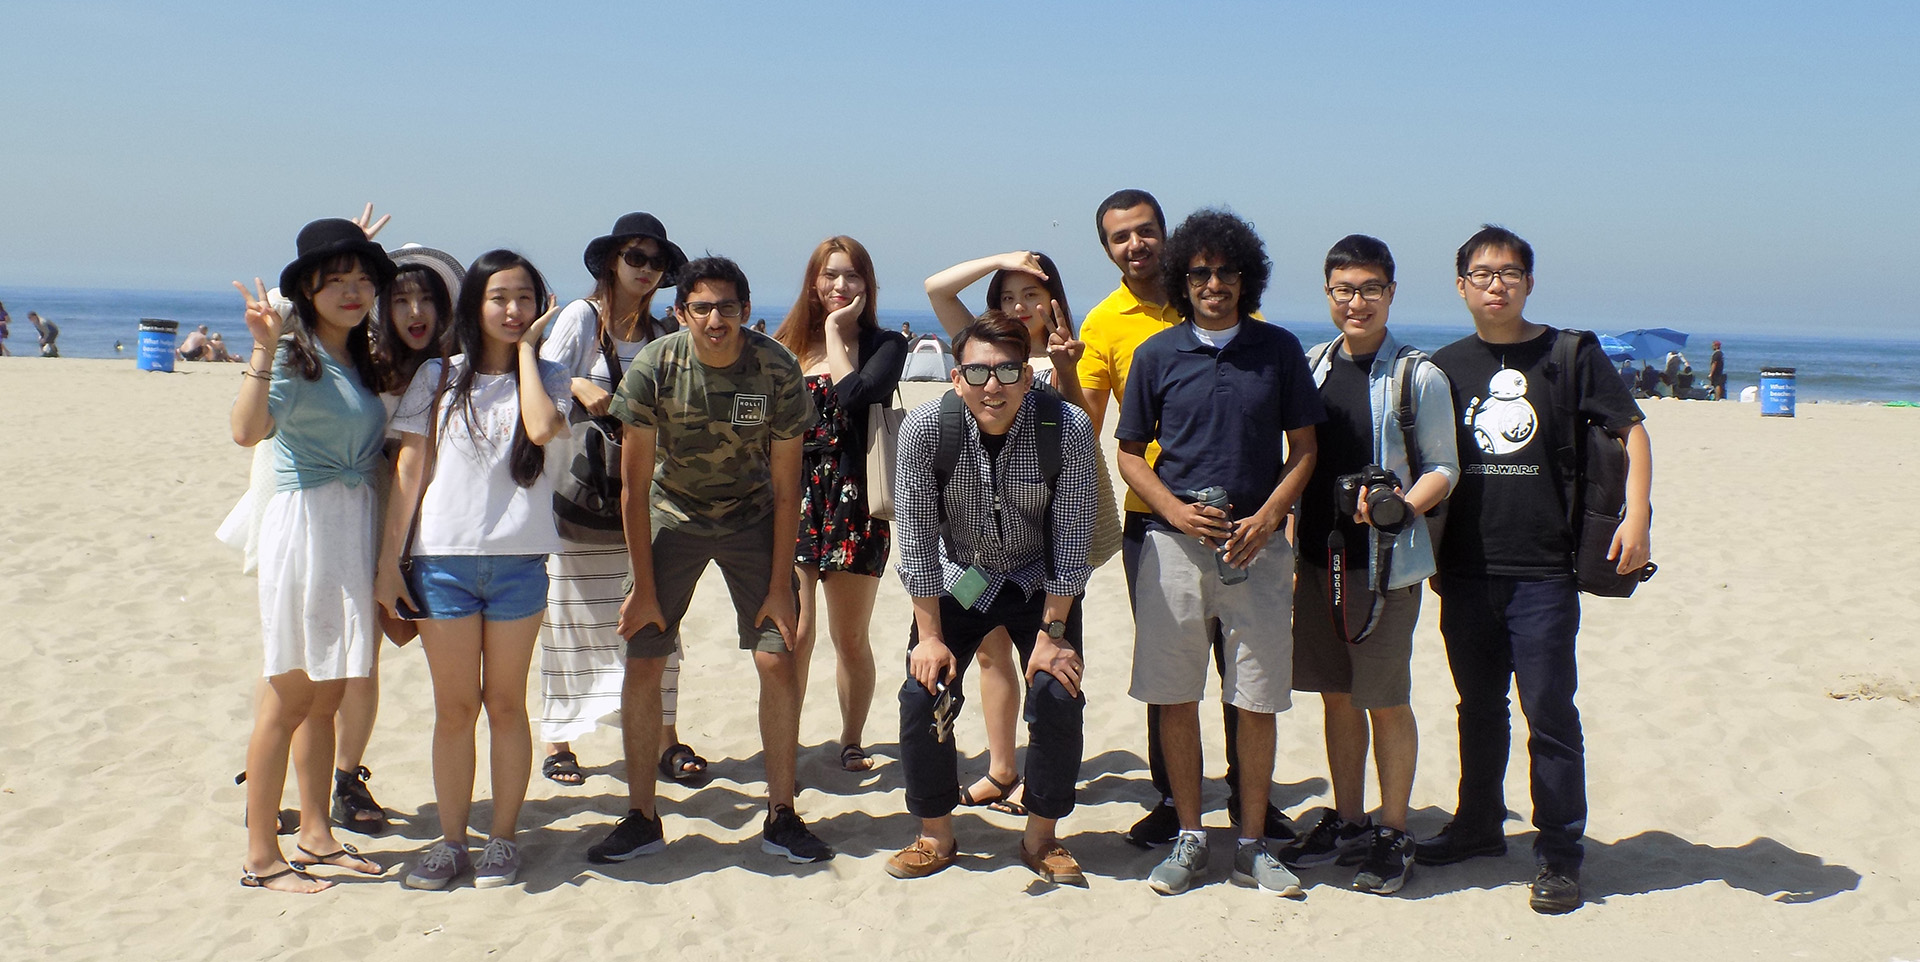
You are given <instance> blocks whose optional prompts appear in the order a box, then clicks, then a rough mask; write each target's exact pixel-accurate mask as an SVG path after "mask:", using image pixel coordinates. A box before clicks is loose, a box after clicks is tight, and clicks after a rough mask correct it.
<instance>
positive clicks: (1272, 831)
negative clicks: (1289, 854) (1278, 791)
mask: <svg viewBox="0 0 1920 962" xmlns="http://www.w3.org/2000/svg"><path fill="white" fill-rule="evenodd" d="M1227 822H1228V823H1229V824H1231V825H1233V826H1235V827H1236V828H1237V827H1239V825H1240V793H1238V792H1234V793H1231V794H1229V795H1228V796H1227ZM1260 835H1261V837H1263V838H1265V839H1266V840H1267V841H1269V842H1291V841H1293V840H1294V839H1295V838H1298V837H1299V835H1300V833H1299V832H1296V831H1294V830H1293V823H1292V822H1290V821H1288V820H1287V817H1286V816H1285V815H1282V814H1280V809H1279V808H1278V807H1277V806H1275V805H1274V804H1273V803H1272V802H1268V803H1267V823H1266V824H1265V825H1262V826H1260Z"/></svg>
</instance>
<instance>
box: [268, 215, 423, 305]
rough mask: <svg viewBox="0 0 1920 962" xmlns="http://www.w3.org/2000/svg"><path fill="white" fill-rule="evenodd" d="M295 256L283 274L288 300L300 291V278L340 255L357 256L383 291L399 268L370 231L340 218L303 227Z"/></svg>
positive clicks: (284, 291)
mask: <svg viewBox="0 0 1920 962" xmlns="http://www.w3.org/2000/svg"><path fill="white" fill-rule="evenodd" d="M293 248H294V251H295V257H294V258H293V263H291V264H288V265H287V267H286V269H285V270H283V271H281V272H280V292H281V293H282V294H285V295H287V296H288V297H291V296H293V292H294V291H297V290H299V287H300V277H301V275H303V274H305V273H306V272H307V271H308V270H310V269H312V267H313V265H314V264H315V263H316V262H318V261H324V260H326V259H328V258H331V257H333V256H335V255H338V254H358V255H360V257H361V258H362V259H363V260H365V261H366V262H367V265H368V266H369V267H371V268H373V272H374V274H376V275H377V276H376V277H375V278H374V281H375V282H376V283H378V284H379V285H380V286H381V287H382V288H385V287H386V286H387V285H388V284H391V283H393V275H394V274H395V273H396V272H397V270H398V269H397V268H395V267H394V266H393V259H392V258H389V257H388V256H387V252H386V249H385V248H383V247H381V246H380V245H379V244H376V243H374V242H373V241H370V240H368V239H367V232H366V231H363V230H361V229H360V225H359V224H356V223H354V222H353V221H350V220H345V219H343V218H339V217H327V218H323V219H321V220H317V221H314V222H313V223H311V224H308V225H307V226H305V227H302V228H300V236H299V237H297V238H295V239H294V242H293Z"/></svg>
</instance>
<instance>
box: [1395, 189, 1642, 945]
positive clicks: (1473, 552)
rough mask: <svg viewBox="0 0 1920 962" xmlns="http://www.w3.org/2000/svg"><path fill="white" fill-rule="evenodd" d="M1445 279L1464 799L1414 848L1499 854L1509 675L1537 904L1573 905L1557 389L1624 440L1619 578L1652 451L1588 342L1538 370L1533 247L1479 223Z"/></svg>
mask: <svg viewBox="0 0 1920 962" xmlns="http://www.w3.org/2000/svg"><path fill="white" fill-rule="evenodd" d="M1455 271H1456V274H1457V275H1458V276H1457V280H1456V285H1457V287H1458V288H1459V291H1460V296H1461V298H1462V299H1464V300H1465V301H1466V302H1467V310H1468V312H1469V313H1471V314H1472V315H1473V326H1474V332H1475V333H1474V334H1473V335H1472V336H1470V337H1465V338H1462V339H1460V340H1458V341H1455V342H1454V343H1452V344H1449V345H1447V346H1446V347H1444V348H1441V349H1440V350H1439V351H1438V352H1436V353H1435V354H1434V355H1433V360H1434V362H1435V363H1436V364H1438V365H1440V369H1441V370H1443V371H1445V372H1446V374H1447V377H1448V378H1449V379H1450V380H1451V381H1452V383H1453V403H1454V410H1455V411H1457V412H1458V417H1459V424H1458V428H1457V433H1458V439H1459V455H1460V482H1459V485H1458V486H1457V487H1456V488H1455V489H1454V491H1453V496H1452V499H1451V501H1450V502H1449V504H1450V505H1451V507H1450V508H1449V509H1448V510H1449V516H1448V521H1447V528H1446V535H1445V540H1444V541H1443V542H1442V544H1441V546H1440V556H1439V569H1440V573H1439V591H1440V633H1441V635H1442V636H1443V637H1444V638H1445V640H1446V645H1447V663H1448V665H1449V666H1450V667H1451V669H1452V672H1453V682H1454V687H1455V688H1457V689H1458V690H1459V693H1460V704H1459V714H1460V798H1459V804H1458V806H1457V807H1456V808H1455V809H1454V814H1453V819H1452V821H1451V822H1449V823H1448V824H1447V826H1446V827H1445V828H1443V829H1441V830H1440V834H1438V835H1436V836H1434V837H1433V838H1430V839H1427V840H1426V841H1423V842H1421V843H1420V844H1419V846H1418V848H1417V849H1416V852H1415V858H1416V860H1417V861H1419V862H1420V863H1422V864H1425V865H1446V864H1450V863H1452V862H1458V861H1463V860H1465V859H1469V858H1473V857H1476V856H1481V855H1500V854H1503V853H1504V852H1505V851H1506V838H1505V835H1504V831H1503V829H1502V823H1503V822H1504V821H1505V819H1506V811H1507V806H1506V798H1505V795H1504V793H1503V791H1502V785H1503V783H1504V781H1505V778H1506V768H1507V755H1508V749H1509V743H1510V739H1511V733H1510V730H1509V714H1508V707H1507V692H1508V689H1509V686H1510V685H1511V684H1517V685H1518V688H1519V695H1520V708H1521V711H1522V712H1524V713H1525V715H1526V718H1527V729H1528V732H1529V735H1530V736H1531V737H1530V738H1529V740H1528V743H1527V754H1528V761H1529V764H1530V766H1531V775H1532V786H1533V824H1534V827H1535V828H1537V829H1539V834H1538V835H1537V836H1536V838H1535V840H1534V846H1533V848H1534V860H1535V862H1536V863H1538V866H1539V873H1538V875H1537V876H1536V877H1535V878H1534V882H1533V889H1532V896H1531V904H1532V906H1533V908H1534V910H1535V911H1539V912H1570V911H1572V910H1574V909H1576V908H1578V907H1579V906H1580V863H1581V858H1582V855H1583V850H1582V848H1581V844H1580V839H1581V837H1582V836H1583V835H1584V834H1585V832H1586V820H1587V794H1586V761H1585V748H1584V743H1583V741H1582V736H1581V729H1580V713H1579V710H1578V709H1577V708H1575V706H1574V703H1573V695H1574V689H1575V687H1576V683H1577V678H1578V675H1577V671H1576V664H1575V654H1574V647H1575V646H1574V641H1575V638H1576V636H1577V635H1578V634H1579V631H1580V602H1579V595H1578V593H1577V589H1576V587H1575V582H1574V577H1573V555H1574V551H1575V549H1576V547H1577V545H1576V544H1575V540H1574V533H1573V530H1572V528H1571V526H1570V525H1569V523H1568V521H1567V510H1566V506H1565V504H1564V501H1563V498H1564V495H1563V494H1562V479H1561V478H1560V476H1559V468H1558V466H1557V465H1556V464H1555V462H1554V450H1555V449H1556V447H1557V446H1558V444H1559V441H1558V436H1559V434H1560V432H1561V431H1564V430H1566V428H1565V427H1563V426H1562V423H1563V422H1566V421H1568V420H1569V416H1568V415H1566V414H1556V412H1555V411H1554V401H1553V394H1554V385H1555V384H1556V383H1558V379H1559V378H1562V377H1572V378H1574V383H1575V385H1576V388H1577V392H1576V393H1577V396H1578V398H1579V402H1578V403H1579V408H1580V410H1579V414H1580V417H1581V418H1582V419H1584V420H1586V421H1590V422H1592V423H1595V424H1598V425H1600V426H1601V427H1603V428H1605V429H1606V430H1608V431H1611V432H1613V433H1614V434H1615V435H1617V436H1619V437H1621V438H1622V439H1624V440H1625V441H1626V447H1627V461H1628V471H1627V514H1626V518H1625V520H1623V521H1622V522H1621V523H1620V527H1619V529H1618V530H1617V531H1616V532H1615V534H1614V539H1613V545H1612V548H1611V553H1610V554H1609V555H1608V557H1609V559H1611V560H1616V561H1617V562H1618V566H1619V567H1618V570H1619V571H1621V572H1622V573H1625V572H1628V571H1632V570H1634V569H1636V568H1639V567H1640V566H1642V565H1644V564H1646V562H1647V559H1648V556H1649V554H1650V553H1651V549H1650V546H1649V541H1650V534H1651V532H1650V528H1651V525H1652V517H1653V509H1652V507H1651V504H1650V497H1651V490H1652V486H1653V466H1652V458H1653V448H1652V443H1651V441H1650V440H1649V439H1648V436H1647V429H1646V427H1645V425H1644V424H1642V415H1641V413H1640V408H1639V406H1638V405H1636V404H1634V402H1633V398H1632V397H1631V396H1630V395H1629V394H1628V392H1627V390H1626V387H1625V385H1623V384H1622V383H1621V381H1620V377H1619V375H1618V374H1616V373H1615V372H1614V370H1613V367H1612V365H1611V364H1610V363H1608V361H1607V358H1606V355H1605V354H1604V353H1602V352H1601V351H1600V349H1599V346H1598V345H1597V344H1595V343H1592V342H1591V341H1589V342H1588V343H1585V344H1583V345H1582V346H1581V349H1580V352H1579V354H1578V355H1577V357H1576V358H1575V363H1574V367H1575V368H1576V369H1575V370H1573V371H1570V372H1567V371H1553V370H1550V368H1551V367H1552V364H1551V355H1552V353H1553V343H1554V339H1555V338H1556V337H1557V335H1558V333H1559V332H1558V331H1556V330H1554V329H1553V328H1550V327H1547V326H1545V325H1542V324H1535V323H1533V322H1531V321H1529V320H1527V319H1526V318H1525V317H1524V316H1523V313H1522V312H1523V311H1524V309H1525V307H1526V303H1527V296H1528V295H1529V294H1532V293H1533V284H1534V279H1533V248H1532V247H1531V246H1529V245H1528V244H1527V242H1526V241H1524V240H1521V239H1520V237H1519V236H1517V235H1515V234H1514V233H1513V232H1512V231H1509V230H1506V229H1504V228H1499V227H1491V226H1489V227H1486V228H1484V229H1482V230H1481V231H1480V232H1479V233H1477V234H1475V235H1473V237H1471V238H1469V239H1468V240H1467V242H1466V243H1465V244H1463V245H1461V247H1460V250H1459V252H1458V254H1457V256H1456V259H1455Z"/></svg>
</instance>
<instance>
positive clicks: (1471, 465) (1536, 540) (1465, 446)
mask: <svg viewBox="0 0 1920 962" xmlns="http://www.w3.org/2000/svg"><path fill="white" fill-rule="evenodd" d="M1557 334H1558V332H1557V331H1555V330H1554V329H1553V328H1548V329H1547V330H1546V331H1545V333H1542V334H1541V335H1540V336H1538V337H1535V338H1533V339H1532V340H1528V341H1522V342H1520V343H1518V344H1489V343H1487V342H1486V341H1482V340H1481V339H1480V338H1479V337H1478V336H1476V335H1469V336H1467V337H1464V338H1461V339H1460V340H1458V341H1455V342H1453V343H1452V344H1449V345H1447V346H1446V347H1443V348H1441V349H1440V350H1439V351H1436V352H1435V353H1434V355H1433V361H1434V363H1435V364H1438V365H1439V366H1440V369H1441V370H1442V371H1445V372H1446V375H1447V378H1448V379H1449V380H1450V381H1452V383H1453V407H1454V410H1455V411H1457V412H1459V417H1460V421H1459V424H1458V427H1457V430H1458V433H1459V448H1460V483H1459V485H1458V486H1457V487H1455V488H1454V490H1453V495H1452V497H1451V498H1450V499H1449V500H1448V503H1449V505H1450V507H1449V508H1448V520H1447V534H1446V539H1445V541H1444V542H1443V543H1442V544H1441V546H1440V557H1439V559H1438V560H1439V566H1440V571H1441V572H1442V573H1443V574H1462V575H1504V576H1511V577H1521V578H1528V577H1550V576H1553V575H1563V574H1568V573H1571V572H1572V571H1573V551H1574V548H1575V547H1576V546H1575V545H1574V543H1573V531H1572V529H1571V528H1570V527H1569V526H1568V525H1567V509H1566V504H1565V501H1564V495H1563V492H1562V486H1561V479H1560V472H1559V467H1558V465H1557V464H1556V463H1555V458H1554V451H1555V449H1556V448H1558V447H1559V445H1560V444H1561V441H1560V431H1561V427H1560V425H1559V424H1558V420H1559V419H1558V418H1557V417H1556V415H1555V414H1554V410H1553V399H1552V396H1553V385H1554V381H1553V380H1551V379H1550V375H1549V372H1548V370H1547V369H1548V367H1549V366H1550V363H1551V356H1552V354H1553V341H1554V337H1555V336H1556V335H1557ZM1574 367H1575V368H1576V370H1575V371H1573V372H1572V373H1573V376H1574V377H1576V378H1577V379H1578V382H1577V383H1578V385H1579V398H1580V410H1581V412H1582V413H1583V414H1584V415H1585V416H1586V417H1587V418H1588V419H1590V420H1592V421H1593V422H1595V423H1597V424H1599V425H1600V426H1602V427H1604V428H1606V429H1607V430H1609V431H1613V432H1615V433H1619V434H1624V433H1625V432H1626V430H1627V429H1628V428H1630V427H1632V426H1633V425H1634V424H1637V423H1639V422H1640V421H1641V420H1642V419H1643V415H1642V414H1641V413H1640V406H1639V405H1637V404H1635V403H1633V398H1632V396H1631V395H1629V394H1628V393H1627V391H1626V388H1625V386H1623V385H1622V384H1621V383H1620V376H1619V375H1617V374H1615V373H1614V371H1613V366H1612V365H1611V364H1609V363H1608V362H1607V357H1606V354H1605V353H1603V352H1602V351H1600V350H1598V348H1597V347H1596V346H1595V345H1594V344H1592V343H1588V344H1583V345H1582V346H1581V350H1580V353H1579V355H1578V356H1577V357H1576V358H1575V362H1574ZM1552 376H1554V377H1557V376H1558V372H1555V373H1554V374H1553V375H1552Z"/></svg>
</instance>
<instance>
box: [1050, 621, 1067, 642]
mask: <svg viewBox="0 0 1920 962" xmlns="http://www.w3.org/2000/svg"><path fill="white" fill-rule="evenodd" d="M1066 636H1067V623H1066V622H1064V621H1049V622H1047V637H1048V638H1052V639H1053V640H1054V641H1059V640H1060V639H1062V638H1065V637H1066Z"/></svg>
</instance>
